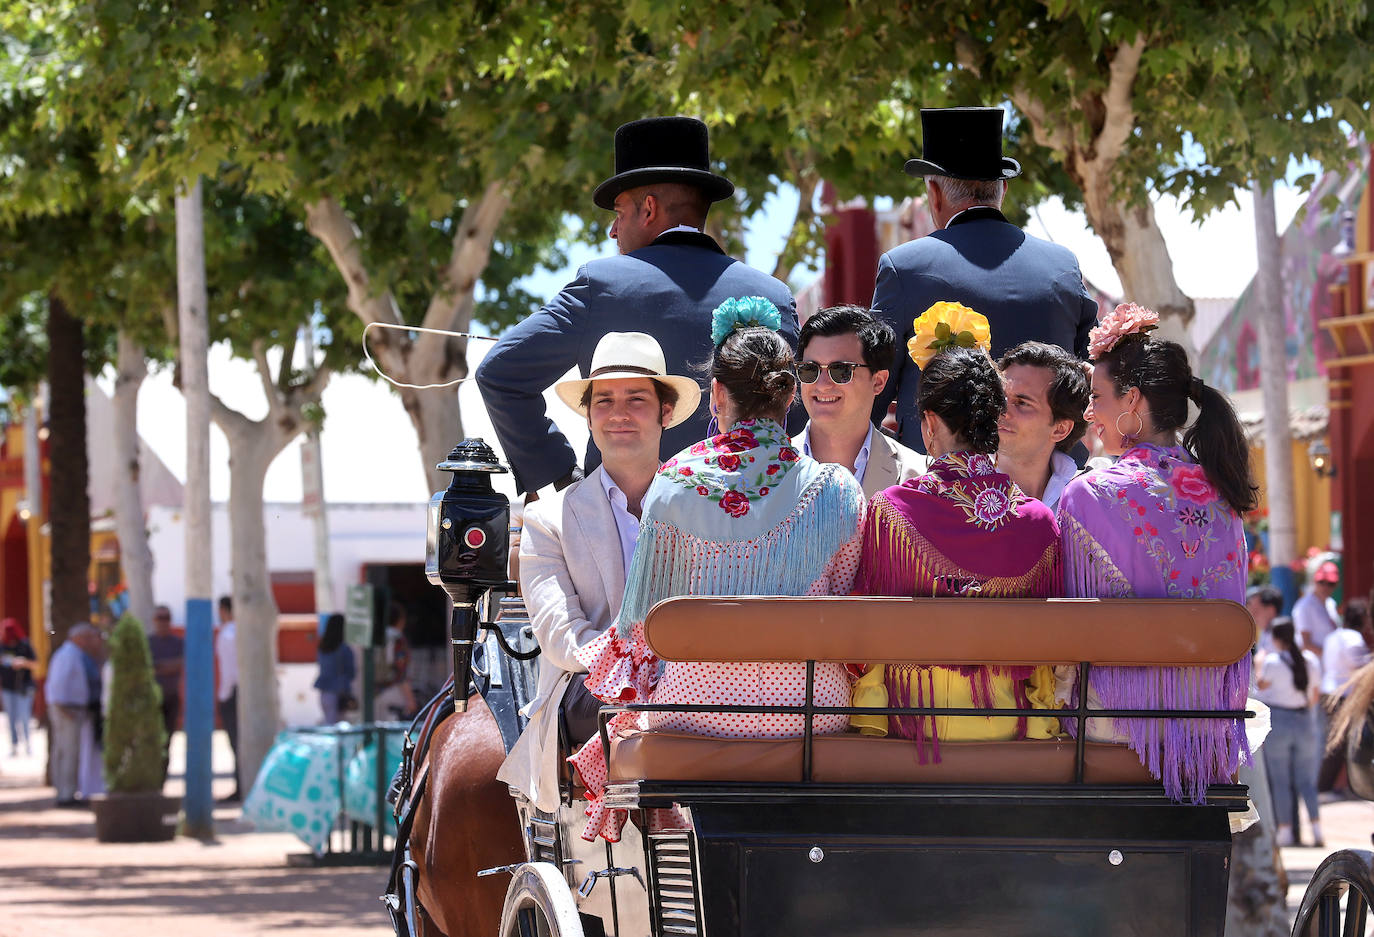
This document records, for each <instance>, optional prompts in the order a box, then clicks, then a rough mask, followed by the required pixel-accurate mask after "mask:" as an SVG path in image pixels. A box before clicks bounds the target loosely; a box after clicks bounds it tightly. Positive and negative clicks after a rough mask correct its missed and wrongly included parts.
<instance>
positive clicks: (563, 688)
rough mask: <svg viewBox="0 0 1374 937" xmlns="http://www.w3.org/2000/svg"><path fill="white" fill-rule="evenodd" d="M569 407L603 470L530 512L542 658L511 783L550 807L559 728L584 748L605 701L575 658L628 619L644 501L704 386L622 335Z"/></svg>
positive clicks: (563, 389) (528, 589) (530, 582)
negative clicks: (624, 609) (668, 443)
mask: <svg viewBox="0 0 1374 937" xmlns="http://www.w3.org/2000/svg"><path fill="white" fill-rule="evenodd" d="M554 390H555V392H556V393H557V394H558V398H559V399H560V400H562V401H563V402H564V403H565V404H567V405H568V406H569V407H570V408H571V409H573V410H575V411H577V412H578V413H579V414H581V415H582V416H583V418H584V419H586V420H587V424H588V428H589V429H590V430H591V437H592V441H593V442H594V443H595V444H596V446H597V447H598V449H599V450H600V452H601V456H602V462H601V464H600V465H599V466H597V467H596V468H594V469H592V470H591V471H590V472H588V473H587V477H586V478H584V479H583V480H582V481H579V482H575V483H573V484H572V485H570V486H568V487H567V488H565V489H563V490H562V491H559V492H556V493H554V494H553V495H551V496H549V497H546V498H541V499H540V500H539V501H538V502H537V503H535V504H532V505H530V507H529V508H528V509H527V510H526V511H525V523H524V530H523V532H522V533H521V537H520V592H521V594H522V595H523V596H524V597H525V607H526V608H527V609H528V610H529V614H530V623H531V624H532V625H533V627H534V632H535V635H536V636H537V637H538V638H539V646H540V648H542V649H543V656H542V657H541V658H540V660H541V664H540V666H539V693H538V695H537V696H536V697H535V699H534V701H533V702H532V703H531V704H530V723H529V726H528V727H527V728H526V729H525V732H524V734H523V735H522V736H521V738H520V742H519V743H518V744H517V745H516V746H515V748H514V749H513V750H512V751H511V755H510V757H509V758H507V759H506V763H505V764H504V765H503V766H502V769H501V773H500V775H499V776H500V777H501V778H502V779H503V780H505V781H506V782H507V783H509V784H511V785H513V786H515V787H517V788H519V789H520V790H522V791H524V792H525V794H526V795H527V796H528V797H529V798H530V799H531V800H532V801H534V802H535V803H536V804H537V805H538V806H539V807H540V808H541V809H544V810H553V809H554V808H555V807H557V805H558V774H557V770H556V767H557V766H556V764H555V759H554V753H555V751H556V750H557V738H558V721H559V718H560V715H561V718H562V719H563V720H564V721H565V723H566V724H567V729H568V737H569V738H570V739H571V741H572V743H573V744H581V743H582V742H584V741H586V740H587V738H589V737H590V736H591V735H593V734H594V733H595V732H596V713H597V711H598V710H599V709H600V705H601V704H600V702H599V701H597V700H596V699H595V698H594V697H592V696H591V694H589V693H588V692H587V690H586V687H585V685H584V684H583V682H582V677H581V674H582V673H583V672H585V670H586V668H585V667H583V666H582V665H581V664H579V663H578V661H577V659H576V658H575V657H574V656H573V654H574V652H575V651H576V650H577V649H578V648H579V647H582V646H583V645H585V644H588V643H590V642H591V641H592V640H594V639H595V638H597V637H598V636H599V635H601V633H602V632H604V631H605V630H606V629H607V628H609V627H610V626H611V625H612V624H613V623H614V622H615V619H616V616H617V615H618V614H619V612H620V603H621V600H622V599H623V598H624V595H625V575H626V573H627V572H628V571H629V568H630V557H631V556H633V554H634V547H635V542H636V541H637V540H638V539H639V519H640V504H641V503H642V501H643V498H644V494H645V492H646V491H648V490H649V484H650V482H652V481H653V479H654V475H655V474H657V472H658V467H659V458H658V456H659V442H660V438H661V437H662V435H663V433H664V432H665V431H666V430H668V429H672V428H674V427H677V426H680V425H682V423H683V422H684V421H685V420H687V419H688V418H689V417H691V416H692V414H694V413H695V412H696V410H697V409H698V407H697V404H698V403H699V402H700V399H701V389H700V388H699V387H698V386H697V383H696V381H694V380H693V379H692V378H690V377H681V376H679V375H675V374H669V373H667V369H666V367H665V365H664V355H663V349H662V348H660V347H659V344H658V342H656V341H654V339H653V338H652V336H649V335H646V334H644V333H643V332H611V333H609V334H607V335H606V336H604V337H603V338H602V339H601V341H599V342H598V343H597V345H596V350H595V351H594V352H593V353H592V360H591V370H590V373H589V376H588V377H587V378H583V379H580V380H568V381H562V382H560V383H559V384H557V385H556V386H555V388H554Z"/></svg>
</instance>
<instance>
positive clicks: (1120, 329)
mask: <svg viewBox="0 0 1374 937" xmlns="http://www.w3.org/2000/svg"><path fill="white" fill-rule="evenodd" d="M1157 328H1159V313H1157V312H1155V311H1154V310H1153V309H1146V308H1145V307H1144V306H1137V305H1136V304H1135V303H1122V304H1121V305H1119V306H1117V307H1116V308H1115V309H1113V310H1112V311H1111V312H1109V313H1107V314H1106V315H1105V316H1103V317H1102V318H1101V319H1099V320H1098V323H1097V325H1096V326H1094V327H1093V329H1092V331H1090V332H1088V357H1089V358H1091V359H1092V360H1093V361H1097V360H1099V359H1101V357H1102V356H1103V355H1105V354H1106V353H1107V352H1109V351H1111V350H1112V349H1113V348H1115V347H1116V346H1117V344H1118V343H1120V341H1121V340H1122V339H1123V338H1126V337H1127V336H1128V335H1144V334H1145V333H1147V332H1150V331H1153V330H1154V329H1157Z"/></svg>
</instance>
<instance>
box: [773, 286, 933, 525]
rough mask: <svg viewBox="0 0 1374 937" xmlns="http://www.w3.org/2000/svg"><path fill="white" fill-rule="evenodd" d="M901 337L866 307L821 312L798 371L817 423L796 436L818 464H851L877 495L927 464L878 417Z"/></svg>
mask: <svg viewBox="0 0 1374 937" xmlns="http://www.w3.org/2000/svg"><path fill="white" fill-rule="evenodd" d="M896 342H897V339H896V336H895V335H894V333H893V331H892V327H891V326H889V325H888V324H887V323H886V322H881V321H879V320H878V319H876V318H874V316H873V314H872V313H871V312H869V311H868V310H867V309H864V308H863V307H861V306H830V307H828V308H826V309H821V310H819V311H818V312H816V313H814V314H813V315H812V316H811V317H810V318H809V319H807V320H806V323H805V324H804V325H803V326H802V328H801V334H800V335H799V337H798V339H797V377H798V379H799V380H800V382H801V399H802V406H804V407H805V408H806V415H807V417H809V421H808V422H807V424H806V428H805V429H804V430H802V431H801V432H800V433H798V434H797V435H796V437H795V439H794V440H793V441H794V442H795V443H796V445H797V447H798V448H800V449H801V451H802V452H804V453H806V454H807V455H809V456H810V457H811V458H813V459H815V460H817V461H818V462H832V463H835V464H836V465H843V466H844V467H845V468H847V469H849V470H850V471H851V472H853V473H854V478H855V480H856V481H858V483H859V484H860V485H862V486H863V490H864V497H865V498H872V497H873V496H874V495H876V494H877V493H878V492H880V491H882V490H883V489H884V488H889V487H891V486H892V485H899V484H901V483H902V482H904V481H906V480H907V479H908V478H913V477H915V476H917V475H920V474H921V473H922V472H924V471H925V469H926V457H925V456H923V455H921V454H920V453H919V452H916V451H915V450H913V449H908V448H907V447H906V446H903V445H902V444H901V443H899V442H898V441H897V440H895V439H893V438H892V437H890V436H887V435H885V434H884V433H882V432H881V431H879V430H878V428H877V427H875V426H874V425H873V423H872V422H871V420H872V414H873V401H874V400H876V399H877V397H878V395H879V394H881V393H882V392H883V388H884V387H885V386H887V379H888V375H889V373H890V371H889V365H890V363H891V361H892V356H893V354H894V349H895V348H896Z"/></svg>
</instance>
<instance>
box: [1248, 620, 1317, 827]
mask: <svg viewBox="0 0 1374 937" xmlns="http://www.w3.org/2000/svg"><path fill="white" fill-rule="evenodd" d="M1272 634H1273V641H1274V650H1273V651H1270V652H1267V653H1266V652H1261V653H1260V657H1259V660H1258V667H1259V677H1258V678H1257V679H1256V681H1255V685H1256V686H1257V687H1258V691H1257V696H1258V699H1259V701H1260V702H1262V703H1264V704H1265V705H1266V706H1268V707H1269V719H1270V725H1271V728H1270V730H1269V737H1268V738H1266V739H1265V740H1264V746H1263V747H1262V748H1261V749H1260V751H1261V752H1262V753H1263V755H1264V767H1265V770H1266V771H1267V772H1268V773H1269V789H1270V791H1271V792H1272V794H1273V797H1274V813H1275V815H1276V816H1277V817H1278V831H1277V834H1276V842H1277V843H1278V844H1279V845H1280V846H1292V845H1294V844H1295V843H1296V842H1297V837H1296V827H1295V826H1294V825H1293V820H1294V818H1296V816H1297V814H1296V807H1295V806H1294V800H1295V798H1296V797H1301V798H1302V801H1303V804H1304V805H1305V806H1306V807H1307V816H1308V819H1310V820H1311V821H1312V840H1313V843H1312V845H1314V846H1322V845H1324V843H1323V842H1322V828H1321V819H1320V807H1319V805H1318V802H1317V736H1316V720H1315V719H1314V718H1313V708H1314V706H1315V705H1316V702H1317V691H1318V687H1319V686H1320V685H1321V662H1320V661H1318V660H1317V655H1315V654H1313V653H1312V652H1311V651H1309V650H1306V649H1304V648H1300V647H1299V646H1298V642H1297V637H1296V635H1295V632H1294V628H1293V619H1291V618H1289V617H1287V616H1283V617H1280V618H1276V619H1274V627H1273V629H1272Z"/></svg>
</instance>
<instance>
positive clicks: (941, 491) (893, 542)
mask: <svg viewBox="0 0 1374 937" xmlns="http://www.w3.org/2000/svg"><path fill="white" fill-rule="evenodd" d="M1058 539H1059V530H1058V528H1057V527H1056V526H1055V521H1054V515H1053V514H1052V513H1051V512H1050V509H1049V508H1047V507H1045V506H1044V505H1043V504H1041V503H1040V502H1039V501H1037V500H1035V499H1034V498H1031V497H1028V496H1027V495H1026V494H1025V493H1024V492H1023V491H1022V490H1021V489H1020V488H1019V487H1017V486H1016V485H1015V484H1014V483H1013V482H1012V481H1011V479H1010V478H1008V477H1007V476H1006V475H1004V474H1002V473H1001V472H998V471H997V470H996V469H995V468H993V465H992V460H991V459H990V458H989V457H988V456H986V455H981V454H979V453H974V452H952V453H946V454H945V455H942V456H940V457H939V458H938V459H936V460H935V461H934V462H933V463H931V466H930V470H929V471H928V472H926V473H925V474H924V475H918V476H917V477H916V478H911V479H907V480H906V481H905V482H903V483H902V484H900V485H894V486H893V487H891V488H888V489H887V490H886V491H884V492H882V493H881V494H879V495H878V496H877V497H875V498H874V499H873V502H872V503H871V504H870V505H869V508H868V520H867V523H866V524H865V525H864V547H863V559H862V561H861V563H860V565H859V578H858V580H857V582H856V583H855V586H854V591H855V592H856V593H858V594H862V595H916V596H941V595H981V596H987V597H1009V596H1016V597H1020V596H1049V595H1053V594H1054V593H1055V591H1056V589H1057V588H1058V585H1059V577H1058V573H1059V570H1058V563H1057V560H1058V549H1057V543H1056V542H1057V540H1058Z"/></svg>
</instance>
